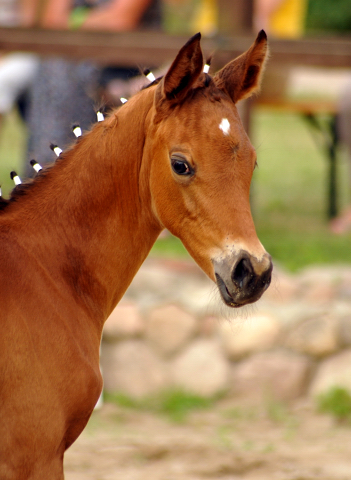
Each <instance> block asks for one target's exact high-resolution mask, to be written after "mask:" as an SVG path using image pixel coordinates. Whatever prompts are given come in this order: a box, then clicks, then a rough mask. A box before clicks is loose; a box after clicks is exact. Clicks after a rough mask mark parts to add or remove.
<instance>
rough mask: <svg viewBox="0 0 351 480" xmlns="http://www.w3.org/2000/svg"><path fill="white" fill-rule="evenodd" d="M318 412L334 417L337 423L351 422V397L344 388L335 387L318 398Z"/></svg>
mask: <svg viewBox="0 0 351 480" xmlns="http://www.w3.org/2000/svg"><path fill="white" fill-rule="evenodd" d="M317 406H318V410H319V411H320V412H323V413H328V414H330V415H332V416H333V417H334V418H335V419H336V420H337V421H339V422H341V421H342V422H345V421H348V422H350V421H351V395H350V392H349V391H348V390H346V389H345V388H342V387H337V386H336V387H333V388H331V389H329V390H328V391H327V392H325V393H323V394H321V395H319V396H318V398H317Z"/></svg>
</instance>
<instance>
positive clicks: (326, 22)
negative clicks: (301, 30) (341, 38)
mask: <svg viewBox="0 0 351 480" xmlns="http://www.w3.org/2000/svg"><path fill="white" fill-rule="evenodd" d="M306 31H307V33H323V32H329V33H351V0H309V1H308V6H307V17H306Z"/></svg>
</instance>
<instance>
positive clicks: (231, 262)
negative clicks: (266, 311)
mask: <svg viewBox="0 0 351 480" xmlns="http://www.w3.org/2000/svg"><path fill="white" fill-rule="evenodd" d="M213 265H214V272H215V276H216V283H217V286H218V289H219V292H220V294H221V297H222V299H223V301H224V303H225V304H226V305H228V306H229V307H234V308H238V307H242V306H244V305H247V304H249V303H253V302H256V301H257V300H258V299H259V298H260V297H261V295H262V294H263V293H264V292H265V291H266V290H267V288H268V287H269V285H270V283H271V277H272V270H273V264H272V260H271V257H270V255H269V254H268V253H264V254H263V256H262V258H261V259H257V258H256V257H254V256H252V255H250V254H249V253H248V252H246V251H243V250H242V251H240V252H239V254H237V255H235V256H234V258H233V256H230V257H229V258H228V257H225V258H224V259H221V260H213Z"/></svg>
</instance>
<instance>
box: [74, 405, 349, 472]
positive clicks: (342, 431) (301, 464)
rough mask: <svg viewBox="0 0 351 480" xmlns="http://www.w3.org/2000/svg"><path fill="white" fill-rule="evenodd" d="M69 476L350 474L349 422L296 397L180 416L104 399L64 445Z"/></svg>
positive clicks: (222, 407) (220, 406)
mask: <svg viewBox="0 0 351 480" xmlns="http://www.w3.org/2000/svg"><path fill="white" fill-rule="evenodd" d="M65 472H66V480H83V479H84V480H112V479H113V480H119V479H121V480H203V479H220V480H238V479H244V480H317V479H318V480H350V479H351V425H340V424H337V423H336V422H335V421H334V420H333V419H332V418H331V417H330V416H328V415H324V414H319V413H317V412H316V408H315V406H314V405H312V404H310V403H308V402H306V401H300V402H298V403H295V404H294V405H290V406H289V407H287V406H283V405H281V404H276V403H272V402H271V403H266V404H264V405H260V406H257V405H248V404H246V405H245V404H244V403H238V401H232V400H228V399H227V400H225V401H221V402H220V403H218V404H216V405H215V406H213V407H211V408H210V409H206V410H201V411H196V412H192V413H191V414H189V415H188V417H187V418H186V419H185V420H184V421H183V422H182V423H175V422H174V421H171V420H170V419H168V418H166V417H163V416H161V415H156V414H151V413H148V412H140V411H136V410H132V409H127V408H121V407H118V406H116V405H113V404H108V403H106V404H105V405H104V406H103V407H102V408H101V410H99V411H96V412H95V413H94V414H93V416H92V418H91V420H90V422H89V424H88V426H87V428H86V430H85V431H84V432H83V434H82V435H81V436H80V438H79V439H78V440H77V442H76V443H75V444H74V445H73V446H72V447H71V448H70V449H69V450H68V452H67V453H66V459H65Z"/></svg>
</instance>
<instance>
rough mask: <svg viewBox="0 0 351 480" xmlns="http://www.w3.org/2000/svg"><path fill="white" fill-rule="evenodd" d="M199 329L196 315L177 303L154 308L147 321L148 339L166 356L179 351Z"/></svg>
mask: <svg viewBox="0 0 351 480" xmlns="http://www.w3.org/2000/svg"><path fill="white" fill-rule="evenodd" d="M196 329H197V320H196V319H195V317H194V316H192V315H190V314H188V313H186V312H184V310H182V309H180V308H179V307H177V306H175V305H165V306H163V307H159V308H155V309H153V310H152V311H151V312H150V314H149V316H148V318H147V322H146V339H147V340H148V341H149V342H150V344H151V345H152V347H153V348H154V349H155V350H156V351H157V352H158V353H159V354H160V355H164V356H171V355H173V354H174V353H175V352H177V351H179V350H180V349H181V348H183V347H184V345H185V344H186V343H187V342H188V341H189V340H190V338H192V337H193V336H194V334H195V332H196Z"/></svg>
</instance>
